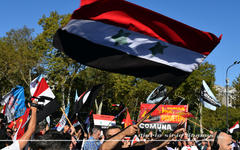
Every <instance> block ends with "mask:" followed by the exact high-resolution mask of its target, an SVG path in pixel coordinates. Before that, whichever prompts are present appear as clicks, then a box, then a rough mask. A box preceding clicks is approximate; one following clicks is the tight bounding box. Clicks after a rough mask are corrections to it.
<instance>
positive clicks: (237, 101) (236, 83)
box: [232, 75, 240, 108]
mask: <svg viewBox="0 0 240 150" xmlns="http://www.w3.org/2000/svg"><path fill="white" fill-rule="evenodd" d="M232 86H233V88H234V89H235V90H236V91H235V92H234V95H233V97H234V98H233V105H236V107H237V108H240V75H239V76H238V77H237V78H236V79H235V80H233V83H232Z"/></svg>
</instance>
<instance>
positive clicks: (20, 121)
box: [8, 108, 30, 140]
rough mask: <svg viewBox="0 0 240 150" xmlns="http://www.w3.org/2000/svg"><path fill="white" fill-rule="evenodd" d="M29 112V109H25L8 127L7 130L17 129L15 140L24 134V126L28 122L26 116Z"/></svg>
mask: <svg viewBox="0 0 240 150" xmlns="http://www.w3.org/2000/svg"><path fill="white" fill-rule="evenodd" d="M29 112H30V108H27V109H26V111H25V113H24V114H23V115H22V116H21V117H19V118H18V119H17V120H15V121H12V122H11V123H10V124H9V125H8V128H10V129H12V128H17V129H18V132H17V133H16V134H15V136H14V137H15V139H17V140H18V139H19V138H21V137H22V136H23V134H24V132H25V125H26V123H27V122H28V119H29V118H28V116H29Z"/></svg>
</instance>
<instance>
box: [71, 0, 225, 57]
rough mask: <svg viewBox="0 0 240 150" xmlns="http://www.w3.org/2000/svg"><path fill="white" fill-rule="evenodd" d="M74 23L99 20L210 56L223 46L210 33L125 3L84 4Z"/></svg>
mask: <svg viewBox="0 0 240 150" xmlns="http://www.w3.org/2000/svg"><path fill="white" fill-rule="evenodd" d="M72 19H87V20H95V21H100V22H103V23H107V24H111V25H115V26H119V27H122V28H125V29H128V30H132V31H135V32H139V33H142V34H145V35H148V36H151V37H154V38H157V39H159V40H162V41H165V42H168V43H171V44H174V45H177V46H180V47H184V48H187V49H189V50H193V51H195V52H198V53H201V54H203V55H208V54H209V53H210V52H211V51H212V50H213V49H214V48H215V47H216V45H217V44H218V43H219V42H220V40H221V37H219V38H218V37H216V36H215V35H214V34H212V33H209V32H204V31H200V30H198V29H195V28H193V27H190V26H188V25H186V24H183V23H181V22H178V21H176V20H174V19H171V18H169V17H166V16H163V15H161V14H159V13H156V12H154V11H152V10H149V9H146V8H144V7H141V6H138V5H135V4H132V3H130V2H127V1H125V0H81V8H79V9H77V10H75V11H74V13H73V14H72Z"/></svg>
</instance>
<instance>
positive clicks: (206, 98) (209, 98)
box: [200, 80, 221, 111]
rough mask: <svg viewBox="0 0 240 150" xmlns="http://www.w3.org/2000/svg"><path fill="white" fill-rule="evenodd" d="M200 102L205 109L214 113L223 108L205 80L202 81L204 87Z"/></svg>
mask: <svg viewBox="0 0 240 150" xmlns="http://www.w3.org/2000/svg"><path fill="white" fill-rule="evenodd" d="M200 101H201V102H202V103H203V106H204V107H206V108H208V109H211V110H213V111H215V110H216V109H217V107H220V106H221V103H220V102H219V101H218V100H217V98H216V97H215V96H214V94H213V93H212V91H211V89H210V88H209V86H208V85H207V83H206V82H205V81H204V80H203V81H202V87H201V91H200Z"/></svg>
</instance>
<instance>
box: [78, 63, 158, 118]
mask: <svg viewBox="0 0 240 150" xmlns="http://www.w3.org/2000/svg"><path fill="white" fill-rule="evenodd" d="M76 81H78V83H81V84H78V89H82V91H81V92H83V91H84V90H86V89H87V88H90V87H91V86H93V85H96V84H104V86H103V88H102V89H101V90H100V92H99V94H98V97H97V100H98V103H99V102H100V101H103V110H102V113H103V114H116V113H117V110H116V109H115V108H112V106H111V105H112V104H120V103H123V104H125V105H126V106H127V107H128V109H129V112H130V114H131V116H137V114H138V110H139V109H138V108H139V105H140V102H146V98H147V96H148V95H149V94H150V92H151V91H152V90H153V89H154V88H156V86H157V85H158V84H156V83H150V82H147V81H145V80H142V79H138V78H135V77H133V76H127V75H121V74H116V73H109V72H106V71H101V70H98V69H94V68H90V67H88V68H87V69H85V70H84V71H81V72H80V74H79V76H78V77H77V78H76ZM80 85H82V86H81V87H80Z"/></svg>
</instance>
